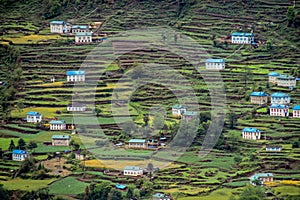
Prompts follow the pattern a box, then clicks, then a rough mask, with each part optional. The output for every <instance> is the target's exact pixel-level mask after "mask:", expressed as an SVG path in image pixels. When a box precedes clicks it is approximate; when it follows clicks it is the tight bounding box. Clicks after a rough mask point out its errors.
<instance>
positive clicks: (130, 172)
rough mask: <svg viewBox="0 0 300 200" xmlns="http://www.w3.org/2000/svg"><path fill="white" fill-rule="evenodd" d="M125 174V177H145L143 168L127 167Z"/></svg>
mask: <svg viewBox="0 0 300 200" xmlns="http://www.w3.org/2000/svg"><path fill="white" fill-rule="evenodd" d="M123 174H124V175H125V176H141V175H143V169H142V168H141V167H134V166H126V167H125V168H124V171H123Z"/></svg>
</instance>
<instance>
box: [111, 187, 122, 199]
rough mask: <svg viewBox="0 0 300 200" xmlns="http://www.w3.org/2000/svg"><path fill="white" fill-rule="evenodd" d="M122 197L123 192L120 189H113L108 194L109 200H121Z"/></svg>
mask: <svg viewBox="0 0 300 200" xmlns="http://www.w3.org/2000/svg"><path fill="white" fill-rule="evenodd" d="M121 199H122V193H121V192H120V191H119V190H116V189H114V188H113V189H111V191H110V192H109V194H108V200H121Z"/></svg>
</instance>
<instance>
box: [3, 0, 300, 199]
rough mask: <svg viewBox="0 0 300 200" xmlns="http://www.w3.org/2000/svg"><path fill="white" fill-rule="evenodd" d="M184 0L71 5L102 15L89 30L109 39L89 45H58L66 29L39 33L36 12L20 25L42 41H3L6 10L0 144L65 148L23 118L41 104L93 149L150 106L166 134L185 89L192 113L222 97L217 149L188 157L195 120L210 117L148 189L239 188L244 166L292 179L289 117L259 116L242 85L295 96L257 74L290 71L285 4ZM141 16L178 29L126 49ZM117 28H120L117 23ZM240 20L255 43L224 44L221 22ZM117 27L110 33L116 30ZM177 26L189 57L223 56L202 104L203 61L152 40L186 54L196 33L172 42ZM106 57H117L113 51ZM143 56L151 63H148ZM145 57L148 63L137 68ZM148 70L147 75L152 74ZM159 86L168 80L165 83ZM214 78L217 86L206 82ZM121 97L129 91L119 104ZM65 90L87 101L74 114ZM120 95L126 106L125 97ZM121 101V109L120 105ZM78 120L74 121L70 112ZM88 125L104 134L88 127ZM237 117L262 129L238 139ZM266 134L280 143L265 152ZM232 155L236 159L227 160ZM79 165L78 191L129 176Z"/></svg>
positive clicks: (208, 191)
mask: <svg viewBox="0 0 300 200" xmlns="http://www.w3.org/2000/svg"><path fill="white" fill-rule="evenodd" d="M193 2H194V1H191V4H190V5H185V6H184V7H183V9H182V10H180V12H178V4H177V2H175V1H170V0H167V1H161V2H157V1H141V2H135V1H133V2H132V3H130V4H128V5H126V6H124V5H123V3H122V2H119V3H116V4H115V5H114V8H113V9H110V8H105V7H99V8H98V9H97V10H96V11H95V12H90V10H88V9H82V13H83V14H82V15H83V16H85V15H84V13H85V14H89V15H88V17H87V18H84V19H81V21H80V22H82V23H84V22H87V21H103V22H104V24H103V26H102V27H101V29H99V30H97V31H98V33H101V34H108V40H114V42H113V43H112V45H113V46H112V48H111V47H109V45H108V44H110V43H109V42H108V43H106V44H105V42H103V43H101V44H99V45H100V48H99V45H98V44H91V45H73V44H68V40H72V38H71V37H65V36H62V37H60V36H59V37H52V36H53V35H51V37H48V38H46V37H44V36H45V35H48V31H49V30H48V28H47V26H48V25H47V26H46V24H48V21H41V22H35V25H32V24H31V25H30V24H27V26H26V27H27V28H28V29H29V30H28V32H29V34H32V35H33V33H32V32H33V31H34V30H35V28H36V27H39V28H41V31H40V35H41V37H44V38H43V40H46V41H45V43H44V44H38V43H34V44H33V43H32V40H33V39H32V38H31V39H30V38H29V39H28V38H25V39H24V38H23V37H22V38H20V39H19V40H16V39H11V38H13V37H12V36H15V37H18V36H19V33H15V31H16V30H17V29H18V28H16V26H15V21H18V20H19V19H18V18H17V17H16V18H13V19H9V20H6V24H4V25H1V27H3V26H6V27H13V28H12V31H11V32H10V33H9V34H7V35H5V36H4V37H3V39H5V40H4V41H6V40H8V41H12V42H13V43H15V46H16V47H17V48H19V50H20V53H21V66H22V69H23V77H22V78H23V80H24V83H23V85H24V87H23V90H22V91H20V92H19V93H18V97H19V99H20V100H21V101H22V103H23V106H24V108H23V109H21V111H17V110H15V111H13V113H12V120H11V121H10V122H9V123H7V124H3V125H1V129H0V134H1V137H2V138H3V139H2V138H1V143H0V144H1V145H0V147H1V148H2V149H4V150H6V149H7V148H8V145H9V142H10V140H11V139H13V140H14V141H15V143H16V141H17V138H23V139H24V140H25V141H26V142H29V141H36V142H37V143H38V147H37V148H36V149H35V153H37V155H47V153H50V152H56V151H64V150H69V149H71V147H70V148H66V147H51V146H45V145H44V144H43V143H44V142H47V141H50V138H51V135H52V134H53V133H54V132H50V131H45V130H42V129H41V128H40V127H38V126H35V125H27V124H24V122H22V119H23V118H25V117H26V115H25V114H26V112H28V111H30V110H34V111H38V112H40V113H42V114H43V116H44V118H46V120H48V121H50V120H51V119H53V118H59V119H64V120H66V121H67V122H68V123H72V121H73V120H72V117H75V123H77V124H78V126H77V131H78V132H79V136H78V135H72V136H71V137H72V139H74V140H75V141H76V142H78V143H79V144H80V145H81V147H86V148H88V149H89V150H90V152H92V153H94V154H95V153H96V152H99V150H98V149H99V148H100V147H99V145H97V144H96V141H101V140H103V138H105V139H108V140H110V141H112V142H113V143H116V142H123V143H126V142H127V140H128V139H129V138H130V136H129V135H128V134H127V133H125V131H123V130H122V124H126V123H127V122H128V121H130V120H131V119H132V120H133V121H134V122H135V123H136V124H137V125H138V126H139V127H142V126H143V125H144V121H143V116H144V114H148V113H149V110H151V109H153V108H155V107H158V106H159V107H162V108H163V109H165V110H166V111H167V113H166V118H165V122H166V124H167V125H168V127H167V130H164V131H163V133H164V134H165V135H166V136H167V137H168V138H169V139H172V138H173V137H174V133H176V131H177V130H176V125H177V124H178V123H179V121H178V120H176V119H173V118H172V117H171V109H170V108H171V106H172V105H174V104H177V103H178V97H180V98H185V97H190V96H192V95H195V98H196V100H197V101H198V102H194V101H191V100H190V99H189V98H186V99H187V100H186V102H187V103H188V105H190V108H192V109H196V108H197V107H198V108H199V110H200V112H201V113H205V112H209V111H211V109H213V108H215V107H214V106H216V105H222V104H223V103H226V113H227V115H226V118H225V123H224V128H223V130H222V136H221V139H220V140H219V142H220V144H219V145H218V144H217V147H216V148H215V149H213V150H212V151H211V152H209V154H208V155H206V156H205V157H200V156H199V153H198V152H199V151H200V147H201V145H202V143H203V140H204V136H205V134H203V131H202V132H201V130H205V127H207V126H208V125H209V122H202V124H201V125H200V126H199V129H198V134H197V136H196V140H195V141H194V143H193V144H192V145H191V147H190V148H189V149H188V151H187V152H185V153H184V154H183V156H182V157H180V158H179V159H178V160H176V162H175V163H176V165H177V166H176V167H174V168H166V169H161V170H159V171H158V172H156V173H154V179H153V183H154V189H155V190H156V191H160V192H165V193H171V194H173V195H175V194H178V193H180V194H181V196H180V197H181V198H182V199H202V198H203V199H210V198H211V199H218V198H219V199H221V198H223V197H224V198H225V197H226V198H227V199H229V198H230V196H231V195H237V194H239V193H240V191H241V189H242V188H243V187H244V186H245V185H246V184H247V183H248V180H249V179H248V177H249V176H250V175H252V174H253V173H255V172H272V173H274V175H275V176H274V179H275V180H276V181H279V180H300V176H299V175H298V174H299V171H300V168H299V166H300V165H299V162H300V161H299V160H300V156H299V153H300V149H299V148H292V144H293V143H294V142H297V141H299V136H300V123H299V122H300V120H299V119H297V118H277V117H270V116H269V115H268V113H267V112H266V110H267V109H266V108H267V107H266V106H256V105H253V104H251V103H250V100H249V95H250V93H251V92H252V91H258V90H263V91H265V92H267V93H268V94H271V93H273V92H276V91H281V92H286V93H288V94H290V95H291V97H292V98H293V101H292V103H291V107H293V105H296V104H299V102H300V92H299V83H297V84H298V85H297V87H296V88H295V89H294V90H292V91H290V90H288V89H285V88H279V87H276V86H273V85H272V84H268V77H267V74H268V73H269V72H270V71H277V72H279V73H284V74H290V73H291V72H292V69H296V70H297V69H298V70H299V63H300V62H299V61H300V60H299V55H300V54H299V48H298V47H299V42H298V43H297V42H296V40H297V39H298V37H299V30H298V29H293V28H288V27H286V23H287V22H286V21H285V18H286V9H287V6H290V5H292V2H291V1H290V2H282V1H279V0H269V1H261V0H259V1H256V3H251V2H249V3H248V4H246V3H243V1H241V2H236V1H230V0H229V1H222V2H218V3H217V2H210V1H202V2H201V3H200V2H194V3H193ZM246 8H247V9H246ZM178 15H179V16H178ZM60 18H61V19H73V18H75V16H74V14H72V12H67V13H65V14H64V15H63V16H60V17H57V19H60ZM32 21H34V20H32ZM24 26H25V25H24ZM33 26H34V27H33ZM148 26H162V27H167V26H170V27H171V28H172V29H174V30H176V31H177V32H179V33H180V34H178V36H176V38H177V37H178V38H177V39H176V40H177V41H176V40H175V36H173V35H172V37H169V38H166V41H167V42H166V41H164V38H163V36H162V34H160V33H153V35H152V37H151V40H152V39H153V40H154V41H158V42H157V43H156V44H155V45H153V46H152V47H151V48H144V49H138V50H134V51H130V50H132V49H133V48H134V47H136V46H139V45H140V44H141V43H143V42H145V43H147V41H144V40H145V37H143V36H141V35H139V34H138V33H137V34H136V35H132V34H131V33H130V31H129V30H131V29H134V28H141V27H148ZM125 30H128V31H129V32H124V31H125ZM251 30H253V32H254V34H255V37H256V40H257V41H259V42H260V43H259V46H258V48H254V47H251V46H248V45H232V44H230V42H229V40H228V39H229V37H228V36H229V35H230V33H231V32H234V31H247V32H249V31H251ZM118 33H119V34H120V35H118V36H117V39H116V35H117V34H118ZM128 33H130V34H129V35H130V36H128ZM113 36H115V37H113ZM186 36H188V37H190V38H192V39H193V42H195V43H197V44H199V45H200V46H201V50H202V51H203V52H205V55H196V58H199V60H200V59H205V58H208V57H214V58H223V59H226V69H225V70H223V71H221V72H220V75H221V78H222V83H224V89H225V95H226V99H225V98H223V97H224V96H222V98H219V99H216V100H215V101H214V102H211V98H213V96H212V95H211V94H209V89H210V88H209V86H211V85H214V84H215V83H216V80H215V78H216V77H217V76H215V74H214V73H211V72H208V71H206V70H204V66H203V65H200V67H199V69H195V68H194V67H193V66H192V65H191V63H189V62H188V61H187V60H185V59H184V56H183V55H178V54H175V53H172V52H168V51H166V50H165V49H164V48H162V46H163V45H164V44H166V43H167V44H169V46H170V47H173V48H175V47H176V48H180V49H181V52H183V53H184V54H185V55H193V53H194V52H195V50H194V49H193V47H195V46H194V45H195V43H190V44H188V45H186V44H185V46H180V45H181V44H182V43H180V42H181V41H182V40H183V38H184V37H186ZM147 39H149V38H147ZM29 40H31V41H29ZM34 42H36V41H35V40H34ZM64 42H65V43H64ZM164 42H165V43H164ZM266 42H270V43H271V44H272V46H273V49H272V50H268V48H267V45H266ZM113 51H114V52H113ZM116 57H118V59H115V58H116ZM99 58H101V59H99ZM110 60H112V62H110ZM151 63H155V65H154V66H153V65H151V66H150V64H151ZM202 64H203V63H202ZM137 65H138V66H144V72H145V73H146V75H147V76H146V78H145V77H144V78H143V79H142V80H143V81H145V83H144V82H143V85H142V86H141V87H139V88H136V90H135V91H134V92H132V90H133V89H134V88H135V85H136V84H137V83H139V78H132V76H133V75H132V73H133V72H132V71H133V69H134V67H136V68H138V66H137ZM148 66H150V67H149V68H147V67H148ZM78 69H85V70H86V71H87V74H86V82H85V83H80V84H75V85H74V84H72V83H68V82H67V81H66V71H67V70H78ZM147 73H148V74H147ZM52 76H55V78H56V82H55V83H51V82H50V79H51V77H52ZM151 80H152V82H154V83H151ZM157 80H159V81H161V82H160V83H161V84H158V83H157ZM146 81H147V82H146ZM218 81H220V80H218ZM166 85H167V86H174V88H175V89H176V92H174V91H175V90H170V89H169V88H168V87H166ZM215 87H216V88H219V87H220V86H219V85H215ZM191 88H192V92H191V90H190V89H191ZM116 94H117V96H116ZM128 97H130V101H129V102H128ZM72 100H76V101H77V102H82V103H85V104H86V105H87V108H88V109H87V111H86V112H85V113H81V114H78V115H75V116H74V115H73V113H70V112H68V111H67V109H66V108H67V105H68V104H69V103H70V102H71V101H72ZM225 100H226V101H225ZM126 103H128V108H127V107H125V106H124V105H126ZM97 109H99V110H100V112H99V113H98V116H96V113H95V112H96V110H97ZM124 109H128V110H129V111H128V112H124ZM58 111H60V112H58ZM57 113H60V114H57ZM218 114H219V115H221V114H220V113H218ZM232 114H236V115H237V116H238V120H237V124H236V126H235V127H234V128H232V129H231V128H230V115H232ZM217 116H218V115H217ZM113 117H115V118H113ZM83 118H85V120H84V121H81V120H82V119H83ZM95 118H96V120H94V119H95ZM91 119H93V120H94V121H93V120H91ZM76 120H77V121H76ZM116 121H117V122H116ZM79 124H81V125H82V124H83V125H85V126H86V127H88V128H87V129H85V128H84V127H83V126H80V125H79ZM99 126H100V127H101V130H102V131H103V132H102V131H101V130H99ZM244 127H255V128H258V129H260V130H261V131H263V139H262V140H259V141H248V140H243V139H242V137H241V130H242V129H243V128H244ZM151 131H153V132H158V131H157V130H151ZM140 132H142V129H140ZM140 132H139V133H140ZM204 132H205V131H204ZM56 133H57V132H55V134H56ZM59 134H70V131H65V132H59ZM140 134H142V133H140ZM81 140H82V141H81ZM222 140H223V141H222ZM216 142H217V141H216ZM270 144H274V145H282V146H283V150H282V151H281V152H278V153H270V152H266V151H265V146H266V145H270ZM127 153H128V152H126V154H127ZM151 153H152V151H140V152H139V153H136V152H130V155H133V156H134V157H135V159H136V162H140V161H143V160H145V159H146V158H148V157H147V156H149V154H151ZM112 157H113V158H114V159H116V160H118V161H119V160H122V158H124V155H123V154H121V153H119V151H118V150H116V151H107V152H104V153H103V152H102V154H101V156H100V159H108V158H112ZM237 157H240V158H241V160H240V161H237V160H238V159H237ZM170 160H171V161H172V158H168V157H166V156H164V154H162V155H161V156H159V157H157V161H162V162H168V161H170ZM110 161H111V162H113V160H110ZM87 166H88V165H87ZM88 167H89V168H88V171H87V172H86V174H85V178H81V176H83V174H82V173H81V171H80V170H77V171H76V172H74V176H75V178H76V182H74V184H75V185H76V187H78V193H82V192H84V187H85V186H86V185H87V184H86V183H91V180H94V181H95V182H96V183H101V182H103V181H107V182H109V183H111V184H112V185H114V184H116V183H124V184H131V183H134V179H132V178H118V176H117V175H115V176H114V175H111V176H110V175H105V174H103V172H100V171H99V169H100V167H99V166H98V167H95V166H88ZM17 168H18V163H15V162H11V163H10V162H9V163H4V161H3V162H2V161H1V163H0V171H1V172H0V180H1V182H2V183H5V181H7V180H9V179H10V176H11V175H10V172H9V170H11V169H17ZM75 178H74V177H68V178H65V179H61V180H59V181H57V182H54V183H53V184H51V186H50V191H51V192H52V193H54V194H64V195H69V194H70V193H72V190H70V191H69V190H67V191H60V189H58V188H60V184H64V181H67V182H68V183H69V182H70V180H74V179H75ZM49 183H50V182H49ZM43 184H44V183H43ZM47 184H48V183H47ZM9 187H11V186H8V188H9ZM285 187H293V188H292V189H291V188H290V189H291V190H292V191H294V190H295V191H296V190H297V189H299V185H298V186H286V185H283V186H282V185H281V186H275V187H270V188H271V189H273V190H274V191H275V192H274V195H275V197H280V196H281V195H282V193H287V194H288V192H287V190H288V188H285ZM280 192H281V193H280ZM223 194H224V196H223ZM290 195H293V196H297V197H298V196H299V195H300V194H299V193H297V192H292V193H291V194H290ZM181 198H179V199H181Z"/></svg>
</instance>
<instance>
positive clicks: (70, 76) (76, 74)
mask: <svg viewBox="0 0 300 200" xmlns="http://www.w3.org/2000/svg"><path fill="white" fill-rule="evenodd" d="M66 74H67V81H68V82H84V81H85V71H83V70H81V71H67V73H66Z"/></svg>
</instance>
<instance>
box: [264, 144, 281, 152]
mask: <svg viewBox="0 0 300 200" xmlns="http://www.w3.org/2000/svg"><path fill="white" fill-rule="evenodd" d="M281 149H282V147H281V146H272V145H268V146H266V151H281Z"/></svg>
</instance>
